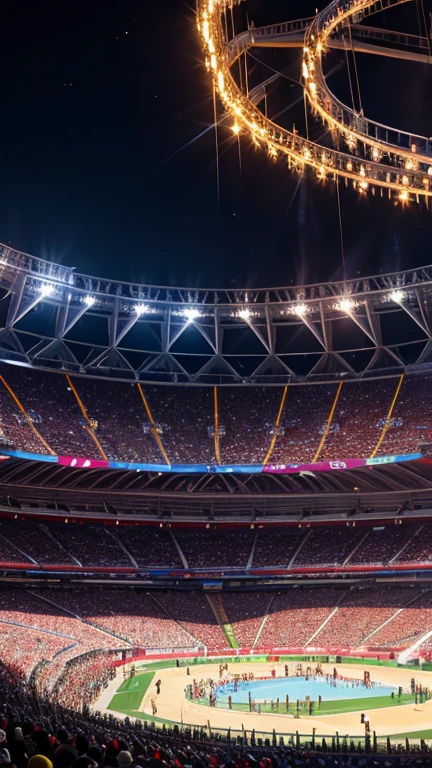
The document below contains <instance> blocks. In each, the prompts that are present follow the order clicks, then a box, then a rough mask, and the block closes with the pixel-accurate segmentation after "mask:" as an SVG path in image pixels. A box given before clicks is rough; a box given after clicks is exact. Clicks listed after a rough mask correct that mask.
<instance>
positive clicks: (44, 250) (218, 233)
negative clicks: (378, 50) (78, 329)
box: [0, 0, 432, 286]
mask: <svg viewBox="0 0 432 768" xmlns="http://www.w3.org/2000/svg"><path fill="white" fill-rule="evenodd" d="M190 2H191V3H192V4H193V2H194V0H190ZM322 6H323V3H320V7H322ZM415 6H416V4H415V3H412V4H409V6H406V7H405V8H404V9H403V10H402V9H399V11H398V15H394V16H390V15H388V17H387V19H386V18H385V17H384V18H382V15H381V18H380V19H378V17H375V21H374V23H376V25H379V24H381V23H387V24H388V26H391V27H393V28H398V27H399V28H401V27H402V26H405V28H410V30H412V31H414V32H417V31H418V26H417V17H416V11H415ZM246 7H247V10H248V14H249V18H250V19H251V20H252V19H253V20H254V22H255V25H256V26H258V25H259V24H263V23H271V22H273V21H285V20H287V19H288V18H298V17H300V16H306V15H309V13H312V12H314V10H315V7H316V0H313V2H309V0H298V1H294V0H292V1H291V2H286V0H248V3H247V5H246ZM253 55H254V56H257V57H258V59H260V61H262V62H265V63H266V64H267V65H270V66H273V67H275V68H277V69H282V70H283V71H284V72H285V73H288V74H289V75H290V76H292V77H294V78H296V77H298V73H299V67H298V65H296V59H295V55H294V54H293V53H292V52H286V51H285V52H279V53H277V54H275V53H273V52H268V51H266V52H262V51H261V52H259V51H257V52H253ZM331 56H332V57H333V58H330V59H329V62H328V66H329V68H330V67H331V66H336V65H337V64H338V62H341V61H342V57H341V54H340V53H338V54H331ZM366 58H367V59H368V60H367V61H366V60H365V59H366ZM357 61H358V67H359V76H360V86H361V94H362V99H363V103H364V106H365V112H366V113H367V114H368V115H370V116H371V117H373V118H375V119H378V120H380V121H382V122H385V123H390V124H394V125H396V126H398V127H400V128H403V129H410V128H411V129H412V130H415V131H418V132H420V133H423V134H424V135H427V136H429V135H430V134H431V133H432V130H431V119H432V114H431V112H432V107H431V103H430V102H431V100H430V96H429V94H430V75H429V71H428V68H427V67H424V66H421V65H417V64H412V63H406V62H398V61H393V60H386V59H383V58H380V57H362V56H360V55H359V56H358V59H357ZM250 66H251V78H252V79H253V78H254V77H255V78H256V77H258V76H259V75H260V73H264V74H265V72H266V70H265V69H264V68H263V67H262V66H261V65H259V64H258V63H257V62H256V61H255V60H252V59H251V61H250ZM267 71H268V70H267ZM329 82H331V84H332V86H333V87H334V89H335V91H336V92H337V93H338V95H340V96H344V97H346V96H347V74H346V67H345V66H344V65H343V64H342V66H341V68H340V70H339V71H338V73H337V74H336V75H335V76H334V77H333V79H332V80H331V81H329ZM0 90H1V98H2V110H1V112H2V115H1V117H2V119H1V128H0V147H1V180H2V183H1V187H0V240H1V241H3V242H6V243H9V242H10V243H11V244H12V245H13V246H15V247H17V248H20V249H22V250H26V251H28V252H32V253H35V254H37V255H40V256H43V257H44V258H49V259H52V260H55V261H58V262H63V263H66V264H70V265H74V266H76V268H77V269H78V270H79V271H83V272H87V273H90V274H100V275H104V276H107V277H113V278H119V279H125V280H137V281H138V280H139V281H143V282H145V281H147V282H154V283H160V284H175V283H177V284H182V285H191V286H194V285H196V286H198V285H200V286H228V285H237V286H254V285H255V286H258V285H266V286H271V285H279V284H288V283H290V282H292V281H294V282H300V281H318V280H325V279H332V278H335V277H340V264H341V250H340V236H339V224H338V209H337V202H336V196H335V190H334V185H332V184H328V185H326V186H324V187H321V186H319V185H318V184H317V183H316V182H315V181H314V180H313V179H312V178H309V179H306V180H301V181H300V182H299V180H298V177H296V176H294V175H290V174H289V173H288V171H287V169H286V167H285V165H284V164H283V163H282V162H280V163H279V164H273V163H271V162H270V161H269V160H268V159H267V157H266V156H265V155H263V154H261V153H259V152H256V151H254V150H253V149H252V148H250V147H249V146H248V142H247V140H246V139H244V140H243V141H242V145H241V170H240V167H239V156H238V147H237V142H236V139H235V137H233V134H232V132H231V131H230V129H229V128H228V127H226V126H222V127H221V128H220V133H219V139H220V155H221V164H220V172H221V187H220V212H219V214H218V210H217V200H216V182H215V137H214V132H213V131H210V132H208V133H207V134H205V135H204V136H203V137H202V138H200V139H199V140H198V141H196V142H194V143H193V144H191V145H190V146H189V147H187V148H185V149H183V150H182V151H181V152H178V150H179V149H180V148H181V147H183V146H184V145H185V144H186V143H187V142H189V141H191V140H192V139H193V138H194V137H195V136H197V135H198V134H199V133H201V132H202V131H204V130H205V128H206V127H208V126H209V125H211V123H212V122H213V104H212V99H211V86H210V79H209V75H208V74H207V72H206V71H205V69H204V67H203V64H202V60H201V49H200V45H199V40H198V37H197V32H196V27H195V21H194V12H193V8H191V7H190V6H189V5H188V3H187V2H183V0H164V1H163V2H162V1H161V0H159V2H155V3H149V2H143V0H123V2H121V3H120V2H112V1H110V0H108V1H105V2H103V3H102V2H100V0H91V2H88V1H87V2H82V0H74V2H70V1H69V0H65V2H61V3H59V2H58V0H40V1H39V2H38V3H37V4H36V3H34V2H31V1H30V0H26V1H23V0H17V2H15V3H8V4H6V5H5V6H4V8H3V11H2V67H1V74H0ZM299 96H301V90H300V89H299V88H298V86H297V85H295V84H292V83H290V81H288V80H286V79H284V80H283V81H281V83H280V85H279V86H278V87H277V88H275V91H274V93H273V94H272V96H271V99H270V100H269V103H270V110H271V111H273V114H274V113H276V112H277V111H280V110H282V109H283V108H284V107H286V106H288V105H289V104H290V103H291V102H293V101H295V100H296V99H297V98H298V97H299ZM281 119H282V120H284V124H285V125H286V126H290V127H291V125H292V121H293V120H295V121H299V123H301V121H302V119H303V118H302V109H301V104H300V111H299V107H294V108H293V109H290V110H288V111H287V112H286V113H285V114H284V116H283V118H281ZM312 131H315V134H314V135H317V136H318V135H319V134H320V132H321V133H322V132H323V128H322V126H321V127H319V126H315V127H313V128H312ZM174 153H177V154H174ZM173 155H174V156H173ZM341 202H342V212H343V229H344V243H345V252H346V264H347V273H348V276H355V275H357V274H366V273H374V272H378V271H380V270H382V271H389V270H395V269H399V268H407V267H410V266H419V265H422V264H428V263H430V262H431V261H432V259H431V257H430V254H429V251H430V246H429V239H430V232H431V222H432V219H431V216H432V213H428V212H427V211H426V210H422V209H421V208H419V207H417V206H415V205H413V206H410V208H409V209H408V210H406V211H402V209H401V207H400V206H395V205H394V204H393V203H389V202H384V201H381V200H378V199H376V198H375V199H374V198H370V199H361V200H360V199H359V198H358V196H357V195H356V193H354V192H352V191H350V192H345V190H342V192H341ZM233 281H236V283H235V282H233Z"/></svg>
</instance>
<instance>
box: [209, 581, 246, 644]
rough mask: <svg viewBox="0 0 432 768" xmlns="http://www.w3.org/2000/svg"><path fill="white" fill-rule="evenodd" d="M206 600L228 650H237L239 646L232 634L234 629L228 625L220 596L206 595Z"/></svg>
mask: <svg viewBox="0 0 432 768" xmlns="http://www.w3.org/2000/svg"><path fill="white" fill-rule="evenodd" d="M206 598H207V601H208V604H209V606H210V608H211V609H212V611H213V615H214V617H215V619H216V621H217V623H218V624H219V626H220V628H221V630H222V632H223V633H224V635H225V637H226V639H227V642H228V645H229V647H230V648H238V647H239V644H238V641H237V638H236V636H235V634H234V629H233V626H232V624H230V622H229V619H228V616H227V614H226V611H225V608H224V605H223V603H222V596H221V595H208V594H206Z"/></svg>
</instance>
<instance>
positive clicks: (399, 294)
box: [389, 290, 404, 304]
mask: <svg viewBox="0 0 432 768" xmlns="http://www.w3.org/2000/svg"><path fill="white" fill-rule="evenodd" d="M389 298H390V300H391V301H395V302H396V304H400V303H401V301H403V299H404V292H403V291H400V290H397V291H392V292H391V294H390V297H389Z"/></svg>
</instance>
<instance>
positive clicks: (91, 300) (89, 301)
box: [84, 296, 96, 307]
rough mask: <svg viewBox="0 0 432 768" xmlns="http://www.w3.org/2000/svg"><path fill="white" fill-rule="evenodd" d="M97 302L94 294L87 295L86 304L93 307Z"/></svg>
mask: <svg viewBox="0 0 432 768" xmlns="http://www.w3.org/2000/svg"><path fill="white" fill-rule="evenodd" d="M95 303H96V299H95V297H94V296H85V298H84V304H87V306H88V307H92V306H93V305H94V304H95Z"/></svg>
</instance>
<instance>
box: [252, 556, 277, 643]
mask: <svg viewBox="0 0 432 768" xmlns="http://www.w3.org/2000/svg"><path fill="white" fill-rule="evenodd" d="M255 543H256V542H255ZM275 597H276V592H275V593H274V594H273V595H272V596H271V598H270V602H269V604H268V606H267V610H266V612H265V615H264V616H263V620H262V622H261V624H260V628H259V630H258V632H257V633H256V636H255V640H254V641H253V646H252V647H253V648H256V646H257V645H258V643H259V639H260V637H261V634H262V631H263V629H264V627H265V625H266V622H267V619H268V617H269V614H270V608H271V607H272V605H273V600H274V599H275Z"/></svg>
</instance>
